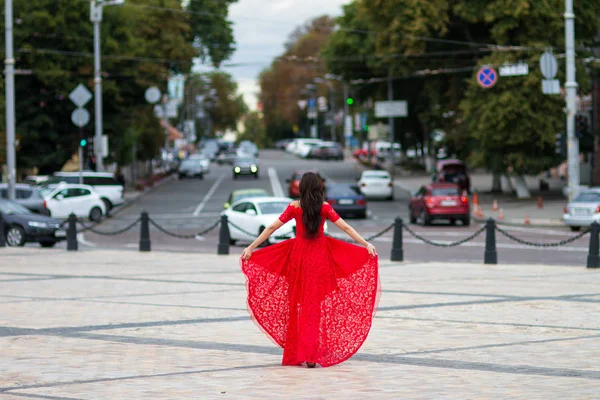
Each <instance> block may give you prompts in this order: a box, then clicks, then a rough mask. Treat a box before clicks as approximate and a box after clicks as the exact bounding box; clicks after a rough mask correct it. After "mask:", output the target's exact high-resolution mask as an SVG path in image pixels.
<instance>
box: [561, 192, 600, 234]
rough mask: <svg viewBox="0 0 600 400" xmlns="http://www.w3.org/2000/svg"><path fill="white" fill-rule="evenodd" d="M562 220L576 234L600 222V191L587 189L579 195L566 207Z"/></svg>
mask: <svg viewBox="0 0 600 400" xmlns="http://www.w3.org/2000/svg"><path fill="white" fill-rule="evenodd" d="M562 220H563V222H564V223H565V224H566V225H568V226H569V227H571V230H572V231H575V232H576V231H579V230H580V229H581V227H582V226H589V225H591V224H592V223H593V222H600V189H586V190H584V191H582V192H581V193H579V195H577V197H575V199H574V200H573V201H572V202H570V203H569V204H567V205H566V206H565V208H564V210H563V216H562Z"/></svg>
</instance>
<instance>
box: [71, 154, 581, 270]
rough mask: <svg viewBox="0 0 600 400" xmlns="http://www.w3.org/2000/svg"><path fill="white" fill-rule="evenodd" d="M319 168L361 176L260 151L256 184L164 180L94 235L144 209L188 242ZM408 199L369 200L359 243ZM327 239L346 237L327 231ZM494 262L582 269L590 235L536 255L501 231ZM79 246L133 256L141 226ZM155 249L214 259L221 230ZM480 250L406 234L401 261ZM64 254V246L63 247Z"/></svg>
mask: <svg viewBox="0 0 600 400" xmlns="http://www.w3.org/2000/svg"><path fill="white" fill-rule="evenodd" d="M312 168H316V169H318V170H319V171H320V172H321V174H322V175H324V176H325V178H326V179H327V180H328V181H329V182H352V181H354V180H355V179H356V178H357V177H358V174H359V172H358V169H357V168H355V164H354V162H353V161H352V160H346V161H344V162H339V161H330V162H324V161H314V160H301V159H298V158H296V157H294V156H292V155H289V154H286V153H283V152H280V151H276V150H263V151H261V154H260V177H259V179H257V180H256V179H254V178H250V177H249V178H242V179H238V180H235V181H234V180H233V179H232V176H231V175H232V174H231V167H230V166H218V165H216V164H213V165H212V166H211V172H210V173H209V174H208V175H207V176H205V179H204V180H198V179H196V180H192V179H184V180H173V181H168V182H166V183H164V184H162V185H160V186H159V187H156V188H155V189H154V190H152V191H151V192H149V193H148V194H146V195H144V196H143V197H141V198H139V199H138V200H137V201H136V202H135V203H134V204H133V205H131V206H129V207H127V208H125V209H123V210H122V211H120V212H118V213H117V215H115V216H113V217H112V218H110V219H108V220H106V221H105V222H104V223H102V224H101V225H99V226H98V227H97V230H98V231H102V232H110V231H115V230H118V229H120V228H122V227H125V226H127V225H128V224H130V223H131V222H133V221H135V220H136V219H137V218H139V215H140V213H141V212H142V211H143V210H145V211H147V212H148V213H149V214H150V217H151V218H152V219H153V220H154V221H156V223H158V224H159V225H160V226H161V227H162V228H164V229H165V230H167V231H170V232H172V233H175V234H179V235H191V234H194V233H197V232H200V231H202V230H203V229H205V228H206V227H209V226H211V225H212V224H213V223H215V222H216V221H217V220H218V218H219V215H220V212H221V211H222V210H223V203H224V202H225V201H226V199H227V197H228V196H229V193H230V192H231V191H232V190H235V189H242V188H262V189H266V190H267V191H269V192H270V193H272V194H274V195H285V194H287V189H286V183H285V180H286V178H288V177H290V176H291V175H292V173H293V171H294V170H295V169H312ZM408 198H409V194H408V193H407V192H405V191H403V190H402V189H401V188H399V187H396V188H395V201H393V202H391V201H369V204H368V207H369V216H368V218H367V219H365V220H357V219H352V220H348V222H349V223H350V224H351V225H353V226H354V227H355V228H356V229H357V230H358V231H359V232H360V233H361V234H362V235H363V236H364V237H369V236H371V235H375V234H377V233H378V232H381V231H382V230H384V229H385V228H386V227H388V226H389V225H390V224H392V223H393V221H394V218H395V217H397V216H399V217H401V218H403V219H404V220H405V221H406V220H407V217H408V212H407V211H408V209H407V202H408ZM330 225H331V228H330V233H331V234H332V235H334V236H340V237H343V234H342V232H341V231H339V230H338V229H337V228H336V227H335V226H333V225H332V224H330ZM480 228H481V226H480V225H477V224H474V225H471V226H470V227H462V226H450V225H447V224H439V225H436V226H431V227H421V226H414V225H413V226H411V229H413V230H414V231H415V232H416V233H417V234H419V235H422V236H424V237H425V238H427V239H429V240H432V241H435V242H437V243H440V244H448V243H451V242H455V241H459V240H461V239H463V238H466V237H468V236H470V235H471V234H473V233H475V232H476V231H478V230H479V229H480ZM505 229H506V230H507V231H508V232H509V233H511V234H513V235H515V236H517V237H518V238H521V239H523V240H527V241H532V242H542V243H550V242H557V241H561V240H563V239H568V238H570V237H573V236H574V235H573V234H572V233H571V232H569V231H568V230H566V229H560V228H557V229H536V228H525V227H523V228H520V227H506V228H505ZM496 238H497V247H498V261H499V262H500V263H521V264H522V263H534V264H551V265H574V266H584V265H585V263H586V259H587V250H588V241H589V236H585V237H584V238H582V239H579V240H576V241H574V242H573V243H570V244H567V245H565V246H560V247H547V248H538V247H531V246H527V245H523V244H520V243H517V242H515V241H512V240H510V239H508V238H506V237H504V236H503V235H501V234H500V233H499V232H497V233H496ZM79 239H80V244H81V245H82V247H86V246H89V247H97V248H111V249H130V250H133V249H136V248H137V247H138V241H139V227H136V228H134V229H132V230H131V231H129V232H127V233H124V234H120V235H116V236H104V235H98V234H95V233H90V232H86V233H84V234H80V238H79ZM151 240H152V249H153V250H164V251H173V252H178V251H192V252H210V253H212V252H216V250H217V243H218V229H215V230H213V231H212V232H210V233H208V234H206V235H204V236H198V237H195V238H193V239H178V238H175V237H171V236H169V235H166V234H165V233H162V232H160V231H158V230H157V229H156V228H154V227H151ZM391 242H392V232H389V233H387V234H385V235H383V236H382V237H379V238H377V239H374V240H373V243H374V244H375V245H376V246H377V249H378V253H379V254H380V256H381V257H382V258H386V259H387V258H389V256H390V251H391ZM244 245H245V244H243V243H241V244H239V245H238V246H234V247H232V248H231V252H232V253H235V252H239V253H241V251H242V249H243V246H244ZM484 246H485V233H482V234H481V235H479V236H478V237H476V238H475V239H474V240H471V241H469V242H467V243H465V244H463V245H460V246H456V247H450V248H442V247H437V246H432V245H430V244H425V243H423V242H422V241H421V240H419V239H417V238H415V237H413V236H412V235H410V234H409V233H408V232H406V231H405V232H404V254H405V260H406V261H419V262H422V261H448V262H482V260H483V255H484ZM62 247H64V245H63V246H62Z"/></svg>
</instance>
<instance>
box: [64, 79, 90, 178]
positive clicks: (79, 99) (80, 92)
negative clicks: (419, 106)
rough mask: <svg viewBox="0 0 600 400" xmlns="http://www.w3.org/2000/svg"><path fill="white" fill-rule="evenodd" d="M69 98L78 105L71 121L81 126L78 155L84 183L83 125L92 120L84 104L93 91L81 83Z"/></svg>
mask: <svg viewBox="0 0 600 400" xmlns="http://www.w3.org/2000/svg"><path fill="white" fill-rule="evenodd" d="M69 99H71V101H72V102H73V104H75V105H76V106H77V108H76V109H75V111H73V113H72V114H71V121H72V122H73V124H74V125H75V126H77V127H79V143H78V146H77V148H78V149H77V156H78V158H79V184H80V185H81V184H83V141H84V140H85V139H84V138H83V127H84V126H86V125H87V124H88V123H89V122H90V113H89V112H88V110H86V109H85V108H83V106H85V105H86V104H87V103H88V102H89V101H90V100H91V99H92V92H90V91H89V90H88V89H87V88H86V87H85V86H83V85H82V84H81V83H80V84H79V85H77V87H76V88H75V89H73V91H72V92H71V93H69Z"/></svg>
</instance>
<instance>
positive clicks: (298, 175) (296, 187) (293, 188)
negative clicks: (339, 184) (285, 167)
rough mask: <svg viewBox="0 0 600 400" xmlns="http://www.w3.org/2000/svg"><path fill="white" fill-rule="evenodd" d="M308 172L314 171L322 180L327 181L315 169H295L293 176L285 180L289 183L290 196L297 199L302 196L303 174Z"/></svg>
mask: <svg viewBox="0 0 600 400" xmlns="http://www.w3.org/2000/svg"><path fill="white" fill-rule="evenodd" d="M307 172H312V173H315V174H317V176H318V177H319V178H321V182H323V183H325V179H323V177H322V176H321V175H319V172H318V171H315V170H302V171H294V173H293V174H292V177H291V178H289V179H286V180H285V181H286V182H287V183H288V184H289V187H288V197H291V198H293V199H296V198H298V197H300V179H302V175H304V174H305V173H307Z"/></svg>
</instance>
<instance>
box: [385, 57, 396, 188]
mask: <svg viewBox="0 0 600 400" xmlns="http://www.w3.org/2000/svg"><path fill="white" fill-rule="evenodd" d="M387 92H388V101H393V100H394V87H393V85H392V69H391V68H390V70H389V73H388V81H387ZM388 125H389V126H390V163H391V164H392V165H391V167H390V174H391V175H392V179H394V167H395V163H394V139H395V137H394V117H389V119H388Z"/></svg>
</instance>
